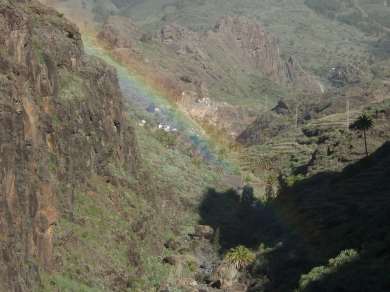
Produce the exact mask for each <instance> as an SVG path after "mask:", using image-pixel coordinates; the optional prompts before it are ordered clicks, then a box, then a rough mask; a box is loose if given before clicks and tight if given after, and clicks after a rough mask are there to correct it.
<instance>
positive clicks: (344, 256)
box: [296, 249, 359, 292]
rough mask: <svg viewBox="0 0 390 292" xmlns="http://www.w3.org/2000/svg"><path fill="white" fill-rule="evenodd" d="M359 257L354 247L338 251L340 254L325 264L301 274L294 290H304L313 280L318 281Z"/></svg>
mask: <svg viewBox="0 0 390 292" xmlns="http://www.w3.org/2000/svg"><path fill="white" fill-rule="evenodd" d="M358 258H359V253H358V252H357V251H356V250H354V249H347V250H343V251H341V252H340V254H339V255H338V256H337V257H335V258H332V259H330V260H329V261H328V264H327V265H325V266H319V267H315V268H313V269H312V270H311V271H310V272H309V273H307V274H305V275H302V276H301V279H300V280H299V288H298V289H297V290H296V291H297V292H299V291H307V290H305V289H306V288H307V287H308V286H309V285H311V284H312V283H313V282H316V281H319V280H321V279H323V278H324V277H326V276H327V275H329V274H332V273H337V271H338V270H339V269H340V268H341V267H342V266H343V265H346V264H348V263H350V262H352V261H355V260H357V259H358Z"/></svg>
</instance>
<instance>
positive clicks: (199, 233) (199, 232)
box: [194, 225, 214, 240]
mask: <svg viewBox="0 0 390 292" xmlns="http://www.w3.org/2000/svg"><path fill="white" fill-rule="evenodd" d="M194 235H195V236H196V237H199V238H202V239H208V240H210V239H212V238H213V235H214V229H213V228H212V227H211V226H209V225H197V226H196V227H195V234H194Z"/></svg>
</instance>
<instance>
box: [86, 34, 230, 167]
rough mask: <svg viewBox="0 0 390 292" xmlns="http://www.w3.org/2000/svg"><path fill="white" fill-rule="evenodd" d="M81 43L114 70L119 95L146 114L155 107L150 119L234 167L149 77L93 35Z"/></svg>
mask: <svg viewBox="0 0 390 292" xmlns="http://www.w3.org/2000/svg"><path fill="white" fill-rule="evenodd" d="M83 42H84V48H85V52H86V53H87V54H89V55H92V56H95V57H98V58H100V59H102V60H104V61H105V62H106V63H108V64H110V65H111V66H113V67H114V68H115V69H116V71H117V76H118V81H119V85H120V88H121V91H122V94H123V95H124V97H125V98H126V100H127V101H128V102H129V103H131V105H132V106H134V107H136V109H137V110H139V111H140V112H141V113H143V114H145V115H148V111H147V110H146V109H147V108H148V107H150V106H153V107H154V108H155V109H158V112H157V113H156V112H154V114H153V119H154V120H155V121H156V122H157V123H159V124H160V125H168V126H169V127H170V128H171V129H176V130H177V131H178V132H179V133H180V134H181V135H183V136H184V138H185V139H186V140H187V141H188V142H190V143H191V145H192V147H193V148H194V150H195V151H196V153H198V154H200V155H201V156H202V158H203V159H204V160H206V161H208V162H211V163H213V164H218V165H222V166H223V167H224V169H230V170H231V169H232V168H233V167H232V166H231V165H230V163H228V162H226V161H225V160H223V161H222V160H220V159H219V158H218V155H216V154H215V152H214V148H215V147H214V145H215V143H214V142H213V141H212V140H211V138H210V137H209V136H208V135H207V133H206V132H205V131H204V130H203V129H202V127H201V126H199V124H197V123H196V121H194V120H193V119H191V118H190V117H188V116H187V115H186V114H185V113H183V111H182V110H180V108H179V107H178V106H177V105H176V104H175V103H174V102H173V100H175V98H172V97H170V96H167V91H166V90H164V88H159V87H158V86H156V84H155V83H154V82H152V81H151V80H150V79H148V78H146V77H145V76H143V75H141V74H138V73H137V72H135V70H132V68H129V67H130V66H125V65H122V64H121V63H120V62H119V61H117V60H115V59H114V58H113V57H112V55H111V54H110V51H109V50H107V49H105V48H104V47H102V46H101V45H100V44H99V42H98V41H97V40H96V38H95V37H93V36H90V35H88V34H83Z"/></svg>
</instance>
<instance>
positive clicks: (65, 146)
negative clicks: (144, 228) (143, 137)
mask: <svg viewBox="0 0 390 292" xmlns="http://www.w3.org/2000/svg"><path fill="white" fill-rule="evenodd" d="M0 48H1V49H0V64H1V65H0V121H1V123H0V166H1V167H0V214H1V216H0V238H1V242H0V252H1V260H0V262H1V264H0V266H1V267H0V290H1V291H32V290H33V287H34V285H35V284H36V282H37V280H38V278H39V275H38V271H39V269H40V268H43V269H46V270H47V271H50V270H51V269H52V265H53V252H52V249H53V235H54V234H55V224H56V222H57V220H58V219H59V218H60V217H61V216H72V212H73V209H72V208H73V199H74V188H75V187H76V186H77V185H79V184H81V183H82V182H83V181H85V179H86V178H88V177H89V176H91V175H98V176H104V177H107V179H109V180H114V179H115V176H114V175H113V174H111V173H110V169H109V168H108V164H109V163H113V162H115V163H118V164H119V165H121V167H123V169H125V170H126V171H128V172H130V173H131V172H132V173H135V169H136V163H137V151H136V142H135V139H134V135H133V130H132V128H131V127H130V126H129V125H128V124H127V121H126V119H125V117H124V114H123V110H124V108H123V104H122V97H121V94H120V92H119V89H118V83H117V79H116V77H115V72H114V71H113V70H112V69H111V68H109V67H107V66H106V65H104V64H102V63H101V62H99V61H97V60H92V59H89V58H88V57H86V56H85V55H84V53H83V47H82V42H81V37H80V34H79V32H78V30H77V29H76V27H75V26H74V25H72V24H70V23H69V22H67V21H66V20H65V19H64V18H63V17H62V16H61V15H60V14H58V13H57V12H55V11H53V10H49V9H46V8H44V7H43V6H41V5H40V4H38V3H36V2H34V1H31V2H30V1H16V2H15V1H8V0H5V1H1V2H0ZM119 183H121V182H119Z"/></svg>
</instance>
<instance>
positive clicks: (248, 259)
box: [224, 245, 256, 270]
mask: <svg viewBox="0 0 390 292" xmlns="http://www.w3.org/2000/svg"><path fill="white" fill-rule="evenodd" d="M255 259H256V255H255V253H254V252H252V251H251V250H250V249H248V248H246V247H245V246H242V245H240V246H237V247H234V248H232V249H230V250H229V251H228V252H227V253H226V255H225V258H224V260H225V261H226V262H228V263H230V264H231V265H234V266H235V267H236V268H237V269H239V270H240V269H243V268H246V267H247V266H248V265H250V264H251V263H253V262H254V260H255Z"/></svg>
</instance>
